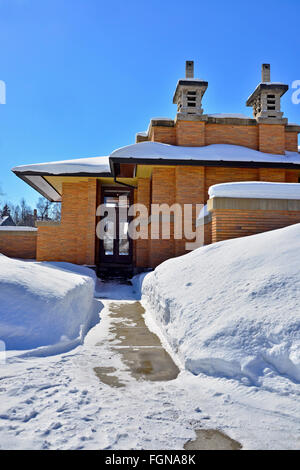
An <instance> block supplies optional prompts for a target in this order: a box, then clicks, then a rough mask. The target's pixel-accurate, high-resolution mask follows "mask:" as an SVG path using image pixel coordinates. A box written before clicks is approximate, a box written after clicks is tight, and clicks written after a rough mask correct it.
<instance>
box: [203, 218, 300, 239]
mask: <svg viewBox="0 0 300 470" xmlns="http://www.w3.org/2000/svg"><path fill="white" fill-rule="evenodd" d="M299 222H300V211H291V212H290V211H258V210H235V211H233V210H216V211H214V212H213V217H212V243H215V242H219V241H222V240H227V239H229V238H238V237H245V236H248V235H254V234H256V233H262V232H267V231H269V230H275V229H278V228H283V227H287V226H288V225H293V224H296V223H299Z"/></svg>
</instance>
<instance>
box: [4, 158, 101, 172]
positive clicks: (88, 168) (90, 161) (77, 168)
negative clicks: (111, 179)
mask: <svg viewBox="0 0 300 470" xmlns="http://www.w3.org/2000/svg"><path fill="white" fill-rule="evenodd" d="M12 171H15V172H19V173H27V172H29V171H30V172H31V171H32V172H37V173H50V174H52V175H60V174H68V173H70V174H74V173H110V166H109V157H90V158H77V159H74V160H61V161H57V162H47V163H34V164H32V165H20V166H16V167H14V168H12Z"/></svg>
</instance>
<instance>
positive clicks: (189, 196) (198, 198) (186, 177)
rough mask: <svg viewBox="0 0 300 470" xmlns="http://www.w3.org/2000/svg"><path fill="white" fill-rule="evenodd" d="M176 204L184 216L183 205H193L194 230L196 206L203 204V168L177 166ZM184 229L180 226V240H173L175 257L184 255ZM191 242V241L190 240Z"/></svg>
mask: <svg viewBox="0 0 300 470" xmlns="http://www.w3.org/2000/svg"><path fill="white" fill-rule="evenodd" d="M175 199H176V202H177V203H179V204H180V205H181V207H182V214H184V204H193V206H194V207H193V209H194V210H193V215H192V220H191V221H190V222H191V223H192V227H193V230H195V221H196V210H195V205H196V204H204V203H205V167H194V166H177V167H176V196H175ZM183 229H184V227H183V226H182V239H181V240H174V244H175V255H176V256H180V255H183V254H184V253H186V250H185V243H186V241H188V240H185V238H184V231H183ZM191 241H192V240H191Z"/></svg>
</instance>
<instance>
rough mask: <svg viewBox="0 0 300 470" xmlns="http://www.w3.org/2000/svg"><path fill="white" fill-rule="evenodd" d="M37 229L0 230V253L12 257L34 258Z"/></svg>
mask: <svg viewBox="0 0 300 470" xmlns="http://www.w3.org/2000/svg"><path fill="white" fill-rule="evenodd" d="M36 240H37V231H19V230H7V231H6V230H0V253H2V254H3V255H5V256H10V257H12V258H24V259H35V257H36Z"/></svg>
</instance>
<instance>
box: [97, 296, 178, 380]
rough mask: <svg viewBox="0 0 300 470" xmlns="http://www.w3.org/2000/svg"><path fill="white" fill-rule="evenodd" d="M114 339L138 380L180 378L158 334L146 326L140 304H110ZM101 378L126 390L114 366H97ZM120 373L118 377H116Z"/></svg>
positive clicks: (113, 347) (131, 372)
mask: <svg viewBox="0 0 300 470" xmlns="http://www.w3.org/2000/svg"><path fill="white" fill-rule="evenodd" d="M108 308H109V317H110V320H111V322H110V328H109V332H110V333H112V335H113V338H112V339H111V340H110V342H111V349H112V351H113V352H118V353H119V354H120V356H121V359H122V362H123V363H124V364H125V365H126V366H127V369H128V370H129V372H130V374H131V376H132V377H134V378H135V379H136V380H150V381H166V380H173V379H176V377H177V375H178V374H179V369H178V367H177V366H176V364H175V363H174V361H173V360H172V358H171V357H170V355H169V354H168V353H167V351H166V350H165V349H164V348H163V347H162V345H161V342H160V340H159V338H158V336H157V335H155V334H154V333H152V332H151V331H150V330H149V329H148V328H147V326H146V324H145V321H144V318H143V313H144V308H143V307H142V305H141V304H140V302H124V303H122V302H121V303H119V302H118V303H117V302H113V301H112V302H110V303H109V306H108ZM94 371H95V373H96V375H97V377H98V378H99V379H100V380H101V381H102V382H104V383H106V384H107V385H110V386H111V387H124V386H125V385H124V384H123V383H122V382H120V380H119V379H118V376H117V371H116V369H115V368H113V367H101V366H99V367H95V368H94ZM114 372H116V375H115V374H114Z"/></svg>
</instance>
